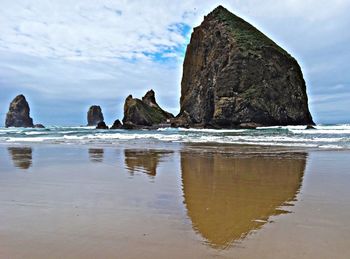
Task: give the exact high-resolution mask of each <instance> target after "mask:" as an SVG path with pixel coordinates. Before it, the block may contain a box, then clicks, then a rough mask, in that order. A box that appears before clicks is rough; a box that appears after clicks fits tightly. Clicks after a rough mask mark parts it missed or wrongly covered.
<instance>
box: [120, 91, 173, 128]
mask: <svg viewBox="0 0 350 259" xmlns="http://www.w3.org/2000/svg"><path fill="white" fill-rule="evenodd" d="M173 117H174V116H173V115H172V114H171V113H168V112H166V111H164V110H163V109H162V108H160V107H159V105H158V104H157V102H156V99H155V94H154V91H153V90H150V91H148V92H147V93H146V95H145V96H144V97H142V100H140V99H137V98H133V97H132V95H129V96H128V97H127V98H126V100H125V104H124V118H123V124H124V125H123V128H125V129H133V128H139V127H151V126H154V125H159V124H162V123H167V122H169V120H170V119H171V118H173Z"/></svg>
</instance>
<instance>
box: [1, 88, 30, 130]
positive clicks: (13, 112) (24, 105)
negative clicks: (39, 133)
mask: <svg viewBox="0 0 350 259" xmlns="http://www.w3.org/2000/svg"><path fill="white" fill-rule="evenodd" d="M5 126H6V127H26V128H28V127H34V125H33V119H32V118H31V117H30V108H29V104H28V102H27V100H26V98H25V97H24V95H22V94H21V95H18V96H16V98H15V99H13V101H12V102H11V104H10V107H9V111H8V113H7V115H6V121H5Z"/></svg>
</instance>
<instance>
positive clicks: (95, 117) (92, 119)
mask: <svg viewBox="0 0 350 259" xmlns="http://www.w3.org/2000/svg"><path fill="white" fill-rule="evenodd" d="M87 121H88V124H87V125H88V126H96V125H97V124H98V123H99V122H101V121H104V118H103V114H102V109H101V107H100V106H98V105H93V106H91V107H90V108H89V111H88V113H87Z"/></svg>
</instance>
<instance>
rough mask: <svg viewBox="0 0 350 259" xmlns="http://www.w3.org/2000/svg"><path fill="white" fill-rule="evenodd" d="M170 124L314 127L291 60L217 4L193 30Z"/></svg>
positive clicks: (302, 83) (302, 84) (299, 76)
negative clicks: (176, 108) (178, 107)
mask: <svg viewBox="0 0 350 259" xmlns="http://www.w3.org/2000/svg"><path fill="white" fill-rule="evenodd" d="M180 105H181V110H180V114H179V115H178V116H177V118H176V119H175V120H173V125H174V126H183V125H182V124H183V123H184V122H188V120H190V122H189V124H190V126H191V127H192V126H199V127H214V128H234V127H244V126H245V125H248V126H249V127H252V126H261V125H266V126H268V125H299V124H302V125H307V124H312V125H313V124H314V123H313V120H312V117H311V114H310V112H309V108H308V98H307V94H306V86H305V81H304V79H303V75H302V71H301V68H300V66H299V65H298V63H297V61H296V60H295V59H294V58H293V57H292V56H291V55H290V54H288V53H287V52H286V51H285V50H283V49H282V48H281V47H279V46H278V45H277V44H276V43H274V42H273V41H272V40H271V39H269V38H268V37H267V36H265V35H264V34H263V33H261V32H260V31H258V30H257V29H256V28H255V27H253V26H252V25H250V24H249V23H247V22H245V21H244V20H242V19H241V18H239V17H237V16H236V15H234V14H232V13H230V12H229V11H228V10H226V9H225V8H224V7H222V6H219V7H217V8H216V9H215V10H214V11H212V12H211V13H210V14H208V15H207V16H206V17H205V18H204V21H203V22H202V24H201V25H200V26H198V27H197V28H194V31H193V33H192V36H191V41H190V43H189V45H188V46H187V50H186V56H185V60H184V64H183V77H182V82H181V100H180Z"/></svg>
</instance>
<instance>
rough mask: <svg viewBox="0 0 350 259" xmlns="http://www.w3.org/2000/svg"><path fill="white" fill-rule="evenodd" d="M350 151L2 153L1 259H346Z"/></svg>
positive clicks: (0, 148) (19, 148)
mask: <svg viewBox="0 0 350 259" xmlns="http://www.w3.org/2000/svg"><path fill="white" fill-rule="evenodd" d="M349 159H350V152H349V151H321V150H303V149H292V150H291V149H288V148H278V147H274V148H269V147H252V146H251V147H243V146H223V145H221V146H216V145H207V146H202V145H168V146H167V145H164V144H163V145H160V146H148V147H138V146H133V145H130V146H128V145H127V144H126V145H123V146H87V145H82V146H70V145H40V144H36V145H15V144H14V145H0V211H1V222H2V224H0V258H212V257H219V258H350V248H349V245H350V243H349V240H350V224H349V223H348V219H349V216H350V206H349V204H350V195H349V194H350V189H349V188H348V187H349V186H350V166H349V163H348V161H349Z"/></svg>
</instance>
